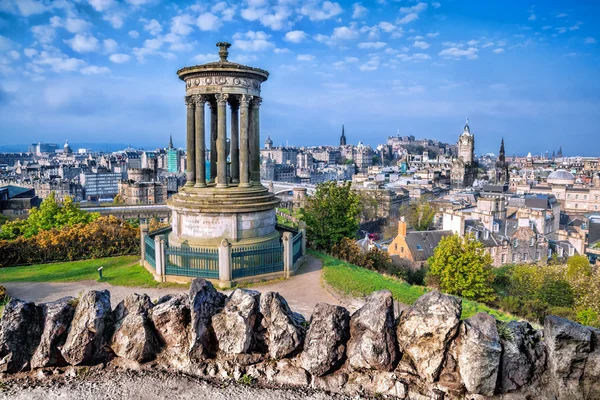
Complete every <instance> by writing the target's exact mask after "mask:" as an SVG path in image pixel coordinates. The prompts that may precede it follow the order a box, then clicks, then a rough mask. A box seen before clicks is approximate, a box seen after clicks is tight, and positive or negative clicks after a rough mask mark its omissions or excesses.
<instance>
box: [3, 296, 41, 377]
mask: <svg viewBox="0 0 600 400" xmlns="http://www.w3.org/2000/svg"><path fill="white" fill-rule="evenodd" d="M42 329H43V325H42V309H41V308H40V307H38V306H36V305H35V304H34V303H29V302H25V301H21V300H17V299H12V300H10V301H9V302H8V304H6V306H5V307H4V313H3V314H2V320H0V372H20V371H25V370H27V369H29V367H30V361H31V357H32V356H33V353H34V351H35V349H36V347H37V345H38V343H39V342H40V338H41V335H42Z"/></svg>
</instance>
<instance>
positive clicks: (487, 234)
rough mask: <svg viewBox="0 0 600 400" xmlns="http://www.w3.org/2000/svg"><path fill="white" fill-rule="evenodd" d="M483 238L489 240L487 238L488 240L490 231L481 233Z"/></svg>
mask: <svg viewBox="0 0 600 400" xmlns="http://www.w3.org/2000/svg"><path fill="white" fill-rule="evenodd" d="M483 237H484V239H489V238H490V231H488V230H486V231H485V232H484V233H483Z"/></svg>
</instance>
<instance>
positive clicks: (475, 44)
mask: <svg viewBox="0 0 600 400" xmlns="http://www.w3.org/2000/svg"><path fill="white" fill-rule="evenodd" d="M478 44H479V40H475V39H471V40H469V41H468V42H467V45H468V46H471V47H474V46H477V45H478Z"/></svg>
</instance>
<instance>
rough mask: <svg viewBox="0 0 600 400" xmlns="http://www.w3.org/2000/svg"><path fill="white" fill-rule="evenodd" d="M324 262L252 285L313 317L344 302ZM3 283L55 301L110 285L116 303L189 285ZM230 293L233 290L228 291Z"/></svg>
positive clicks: (20, 294)
mask: <svg viewBox="0 0 600 400" xmlns="http://www.w3.org/2000/svg"><path fill="white" fill-rule="evenodd" d="M322 267H323V264H322V262H321V260H319V259H317V258H314V257H310V256H309V257H307V261H306V262H305V263H304V264H303V265H302V266H301V267H300V268H299V269H298V272H297V275H296V276H294V277H292V278H290V279H287V280H278V281H274V282H272V283H268V284H264V285H260V284H259V285H256V286H253V287H252V288H251V289H254V290H258V291H260V292H269V291H273V292H279V294H281V295H282V296H283V297H284V298H285V299H286V300H287V301H288V303H289V305H290V307H291V309H292V310H294V311H296V312H299V313H301V314H302V315H304V316H305V317H306V318H309V317H310V314H311V313H312V310H313V308H314V306H315V305H316V304H317V303H329V304H335V305H339V304H340V302H339V301H338V300H337V299H336V298H335V297H334V296H332V295H331V294H330V293H329V292H328V291H327V290H326V289H325V288H324V287H323V284H322V282H321V273H322ZM0 284H1V285H3V286H4V287H6V289H7V292H8V294H9V295H10V296H11V297H13V298H17V299H21V300H28V301H33V302H36V303H43V302H48V301H54V300H57V299H59V298H61V297H65V296H77V295H78V293H79V292H81V291H82V290H83V291H85V290H104V289H108V290H109V291H110V294H111V303H112V306H113V307H114V306H116V305H117V304H118V303H119V302H120V301H121V300H123V299H124V298H125V296H127V295H129V294H131V293H146V294H148V296H150V298H151V299H152V300H154V299H157V298H159V297H161V296H163V295H165V294H168V293H187V289H185V288H139V287H125V286H112V285H110V284H108V283H104V282H96V281H80V282H50V283H44V282H6V283H2V282H0ZM224 293H230V291H224Z"/></svg>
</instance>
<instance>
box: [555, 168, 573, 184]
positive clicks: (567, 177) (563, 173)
mask: <svg viewBox="0 0 600 400" xmlns="http://www.w3.org/2000/svg"><path fill="white" fill-rule="evenodd" d="M573 182H575V176H574V175H573V174H572V173H570V172H569V171H567V170H564V169H557V170H556V171H554V172H552V173H551V174H550V175H548V183H558V184H571V183H573Z"/></svg>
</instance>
